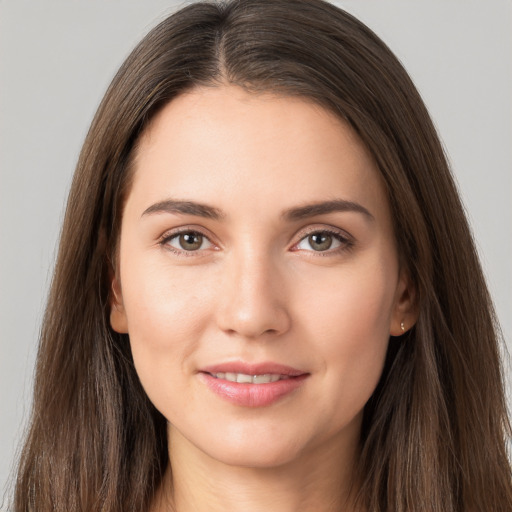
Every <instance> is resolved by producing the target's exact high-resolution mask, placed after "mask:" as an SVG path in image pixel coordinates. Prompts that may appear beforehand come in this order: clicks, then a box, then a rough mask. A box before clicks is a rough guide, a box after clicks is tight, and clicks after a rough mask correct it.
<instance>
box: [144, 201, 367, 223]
mask: <svg viewBox="0 0 512 512" xmlns="http://www.w3.org/2000/svg"><path fill="white" fill-rule="evenodd" d="M334 212H356V213H361V214H363V215H364V216H365V217H367V218H368V219H369V220H375V217H374V216H373V215H372V214H371V213H370V212H369V211H368V210H367V209H366V208H365V207H364V206H362V205H360V204H359V203H355V202H353V201H346V200H345V199H333V200H331V201H320V202H316V203H311V204H306V205H303V206H298V207H295V208H290V209H288V210H285V211H284V212H283V213H282V215H281V216H282V217H283V218H284V219H285V220H287V221H298V220H303V219H307V218H309V217H315V216H317V215H325V214H328V213H334ZM156 213H178V214H180V213H181V214H186V215H194V216H197V217H205V218H208V219H213V220H220V219H223V218H225V217H226V214H225V213H224V212H223V211H222V210H220V209H218V208H215V207H213V206H209V205H207V204H203V203H197V202H195V201H179V200H176V199H166V200H164V201H159V202H158V203H155V204H153V205H151V206H150V207H149V208H147V209H146V210H144V212H143V213H142V216H144V215H151V214H156Z"/></svg>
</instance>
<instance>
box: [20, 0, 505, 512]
mask: <svg viewBox="0 0 512 512" xmlns="http://www.w3.org/2000/svg"><path fill="white" fill-rule="evenodd" d="M35 389H36V392H35V402H34V413H33V421H32V426H31V430H30V433H29V436H28V439H27V443H26V446H25V450H24V452H23V457H22V461H21V465H20V471H19V478H18V484H17V491H16V502H15V510H31V509H36V510H50V509H51V510H87V511H90V510H123V511H126V510H134V511H140V510H155V511H160V510H177V511H178V512H183V511H187V510H217V509H223V510H226V509H228V510H229V509H231V510H239V509H242V508H243V509H245V510H263V509H265V510H266V509H268V508H269V507H270V506H275V504H276V503H278V506H279V508H280V509H284V510H315V511H322V510H368V511H370V510H371V511H373V510H382V511H384V510H387V511H395V510H404V511H405V510H411V511H416V510H428V511H432V510H433V511H441V510H443V511H468V510H495V511H498V510H507V509H510V508H511V507H512V487H511V474H510V465H509V462H508V460H507V454H506V449H505V439H506V436H508V435H509V425H508V419H507V415H506V407H505V403H504V397H503V388H502V380H501V373H500V363H499V357H498V347H497V335H496V326H495V321H494V316H493V311H492V306H491V304H490V300H489V297H488V293H487V290H486V286H485V283H484V280H483V277H482V272H481V270H480V266H479V263H478V260H477V257H476V253H475V250H474V246H473V243H472V241H471V236H470V232H469V229H468V226H467V222H466V220H465V217H464V214H463V211H462V207H461V205H460V201H459V199H458V196H457V192H456V189H455V186H454V184H453V180H452V178H451V176H450V173H449V170H448V167H447V164H446V161H445V158H444V155H443V152H442V148H441V146H440V143H439V141H438V139H437V136H436V134H435V130H434V128H433V126H432V123H431V121H430V119H429V117H428V114H427V112H426V110H425V108H424V106H423V103H422V102H421V99H420V98H419V96H418V93H417V92H416V90H415V88H414V86H413V85H412V83H411V82H410V80H409V78H408V77H407V74H406V73H405V71H404V70H403V68H402V67H401V66H400V64H399V63H398V61H397V60H396V59H395V57H394V56H393V55H392V54H391V53H390V52H389V50H388V49H387V48H386V47H385V45H384V44H383V43H382V42H381V41H380V40H378V39H377V38H376V36H375V35H374V34H373V33H372V32H371V31H369V30H368V29H367V28H366V27H365V26H363V25H362V24H361V23H359V22H358V21H356V20H355V19H353V18H352V17H351V16H349V15H347V14H346V13H344V12H342V11H340V10H338V9H336V8H335V7H333V6H331V5H329V4H326V3H323V2H321V1H318V0H307V1H306V0H299V1H297V0H293V1H292V0H277V1H271V2H269V1H250V0H247V1H243V0H242V1H238V2H232V3H227V4H199V3H198V4H194V5H191V6H189V7H187V8H184V9H183V10H181V11H180V12H178V13H177V14H175V15H173V16H171V17H170V18H168V19H167V20H165V21H163V22H162V23H161V24H160V25H159V26H158V27H156V28H155V29H154V30H153V31H152V32H150V34H149V35H148V36H147V37H146V38H145V39H144V40H143V41H142V42H141V44H140V45H139V46H138V47H137V48H136V49H135V50H134V52H133V53H132V54H131V55H130V56H129V57H128V59H127V61H126V62H125V63H124V64H123V66H122V67H121V69H120V71H119V73H118V74H117V76H116V77H115V79H114V81H113V83H112V84H111V86H110V88H109V90H108V91H107V93H106V96H105V98H104V100H103V102H102V104H101V105H100V108H99V110H98V113H97V115H96V117H95V120H94V121H93V124H92V126H91V129H90V132H89V134H88V136H87V139H86V142H85V144H84V148H83V150H82V154H81V157H80V161H79V164H78V168H77V171H76V174H75V179H74V183H73V186H72V190H71V193H70V198H69V202H68V209H67V213H66V218H65V222H64V227H63V232H62V239H61V244H60V250H59V256H58V261H57V267H56V273H55V277H54V281H53V284H52V290H51V294H50V298H49V303H48V308H47V312H46V316H45V321H44V328H43V333H42V339H41V348H40V353H39V356H38V369H37V377H36V384H35Z"/></svg>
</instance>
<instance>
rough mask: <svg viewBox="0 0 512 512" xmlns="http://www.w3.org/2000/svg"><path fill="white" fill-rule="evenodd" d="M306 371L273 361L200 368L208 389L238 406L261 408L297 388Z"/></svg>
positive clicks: (202, 378) (306, 374) (232, 363)
mask: <svg viewBox="0 0 512 512" xmlns="http://www.w3.org/2000/svg"><path fill="white" fill-rule="evenodd" d="M308 376H309V373H307V372H304V371H301V370H298V369H296V368H292V367H290V366H285V365H281V364H276V363H260V364H249V363H244V362H240V361H238V362H229V363H223V364H220V365H214V366H209V367H206V368H203V369H201V370H200V372H199V377H200V378H201V380H202V381H203V382H204V383H205V384H206V385H207V387H208V388H209V390H210V391H212V392H213V393H215V394H216V395H218V396H220V397H221V398H222V399H224V400H226V401H228V402H230V403H232V404H235V405H238V406H242V407H264V406H268V405H271V404H272V403H274V402H277V401H278V400H280V399H282V398H284V397H285V396H286V395H289V394H291V393H292V392H294V391H295V390H297V389H298V388H299V387H300V386H301V385H302V383H303V382H304V380H305V379H307V377H308Z"/></svg>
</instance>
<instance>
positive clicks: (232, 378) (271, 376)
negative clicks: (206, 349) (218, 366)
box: [210, 372, 292, 384]
mask: <svg viewBox="0 0 512 512" xmlns="http://www.w3.org/2000/svg"><path fill="white" fill-rule="evenodd" d="M210 375H211V376H212V377H214V378H215V379H223V380H227V381H228V382H239V383H241V384H270V383H271V382H277V381H278V380H287V379H290V378H292V377H290V376H289V375H279V374H277V373H264V374H263V375H248V374H246V373H231V372H226V373H224V372H218V373H210Z"/></svg>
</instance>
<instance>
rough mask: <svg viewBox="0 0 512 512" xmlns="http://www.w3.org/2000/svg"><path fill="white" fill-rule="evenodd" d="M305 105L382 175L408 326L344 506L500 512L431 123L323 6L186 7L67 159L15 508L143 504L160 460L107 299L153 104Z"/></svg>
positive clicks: (458, 235) (463, 258) (473, 327)
mask: <svg viewBox="0 0 512 512" xmlns="http://www.w3.org/2000/svg"><path fill="white" fill-rule="evenodd" d="M221 83H231V84H236V85H239V86H240V87H243V88H245V89H246V90H249V91H272V92H275V93H277V94H283V95H294V96H299V97H305V98H308V99H310V100H313V101H315V102H317V103H318V104H319V105H321V106H323V107H325V108H327V109H329V110H330V111H332V112H334V113H335V114H336V115H338V116H340V117H341V118H342V119H344V120H345V121H346V122H348V123H349V124H350V126H351V127H352V128H353V129H354V130H355V132H356V133H357V134H358V135H359V137H360V138H361V139H362V140H363V142H364V143H365V144H366V146H367V147H368V149H369V150H370V151H371V153H372V154H373V157H374V158H375V161H376V162H377V165H378V168H379V169H380V172H381V173H382V176H383V178H384V181H385V184H386V187H387V193H388V197H389V202H390V205H391V211H392V215H393V219H394V225H395V226H394V227H395V232H396V238H397V246H398V250H399V254H400V258H401V261H402V262H403V264H404V265H406V266H407V269H408V271H409V273H410V276H411V279H412V280H413V282H414V284H415V288H416V292H417V297H418V304H417V307H418V311H419V316H418V321H417V323H416V325H415V327H414V328H412V329H411V330H410V331H409V332H408V333H407V334H406V335H404V336H401V337H399V338H395V339H391V340H390V345H389V350H388V356H387V361H386V365H385V369H384V372H383V375H382V378H381V381H380V383H379V385H378V387H377V389H376V390H375V393H374V394H373V396H372V398H371V399H370V401H369V402H368V404H367V405H366V407H365V413H364V422H363V430H362V434H361V457H360V462H359V467H358V468H357V471H358V474H359V475H360V481H361V482H362V485H361V489H360V494H359V496H360V501H361V504H362V505H363V506H364V507H365V508H366V509H367V510H371V511H382V512H383V511H388V512H391V511H393V512H405V511H415V512H416V511H418V512H419V511H425V512H426V511H428V512H441V511H442V512H455V511H458V512H462V511H464V512H466V511H481V510H486V511H494V512H498V511H504V510H512V483H511V468H510V464H509V461H508V458H507V452H506V441H507V439H508V438H509V436H510V425H509V421H508V418H507V411H506V404H505V400H504V393H503V378H502V377H503V376H502V373H501V369H500V368H501V367H500V360H499V346H498V341H499V336H498V333H499V330H498V327H497V323H496V319H495V316H494V313H493V308H492V304H491V301H490V298H489V295H488V292H487V288H486V285H485V282H484V278H483V275H482V271H481V268H480V265H479V262H478V258H477V255H476V252H475V247H474V244H473V241H472V237H471V233H470V230H469V228H468V224H467V221H466V218H465V216H464V213H463V208H462V206H461V203H460V200H459V197H458V194H457V190H456V187H455V185H454V182H453V179H452V176H451V174H450V171H449V169H448V165H447V162H446V158H445V156H444V154H443V150H442V147H441V145H440V143H439V140H438V137H437V135H436V132H435V129H434V127H433V125H432V122H431V120H430V118H429V115H428V113H427V111H426V109H425V106H424V104H423V102H422V101H421V99H420V97H419V95H418V92H417V91H416V89H415V87H414V85H413V84H412V82H411V80H410V79H409V77H408V75H407V73H406V72H405V71H404V69H403V68H402V66H401V65H400V63H399V62H398V60H397V59H396V58H395V57H394V56H393V54H392V53H391V52H390V50H389V49H388V48H387V47H386V46H385V44H384V43H383V42H382V41H380V40H379V39H378V38H377V37H376V36H375V34H373V32H371V31H370V30H369V29H368V28H367V27H366V26H364V25H363V24H362V23H360V22H359V21H357V20H356V19H354V18H353V17H352V16H350V15H349V14H347V13H345V12H343V11H342V10H340V9H338V8H336V7H334V6H332V5H330V4H328V3H326V2H323V1H322V0H237V1H232V2H217V3H195V4H193V5H190V6H187V7H185V8H183V9H182V10H180V11H179V12H177V13H176V14H174V15H172V16H170V17H169V18H167V19H166V20H165V21H163V22H162V23H160V24H159V25H158V26H157V27H156V28H154V29H153V30H152V31H151V32H150V33H149V34H148V35H147V36H146V37H145V38H144V40H143V41H142V42H141V43H140V44H139V45H138V46H137V47H136V48H135V50H134V51H133V52H132V53H131V55H130V56H129V57H128V59H127V60H126V62H125V63H124V64H123V66H122V67H121V69H120V70H119V72H118V73H117V75H116V76H115V78H114V80H113V82H112V84H111V85H110V87H109V89H108V91H107V93H106V95H105V97H104V99H103V101H102V103H101V105H100V107H99V109H98V112H97V114H96V117H95V118H94V121H93V123H92V126H91V128H90V131H89V133H88V135H87V138H86V140H85V143H84V147H83V149H82V152H81V155H80V159H79V162H78V166H77V170H76V173H75V177H74V181H73V185H72V188H71V192H70V196H69V201H68V206H67V211H66V217H65V221H64V226H63V230H62V236H61V241H60V249H59V253H58V259H57V264H56V269H55V274H54V278H53V282H52V287H51V291H50V296H49V300H48V306H47V309H46V314H45V318H44V323H43V328H42V334H41V340H40V348H39V354H38V359H37V371H36V380H35V392H34V405H33V412H32V421H31V426H30V431H29V435H28V438H27V441H26V444H25V448H24V451H23V454H22V457H21V461H20V467H19V474H18V480H17V487H16V493H15V500H14V510H15V511H16V512H21V511H24V512H25V511H28V510H37V511H44V512H46V511H48V512H49V511H66V512H68V511H87V512H93V511H100V510H101V511H109V512H113V511H119V512H120V511H123V512H127V511H137V512H139V511H143V510H147V508H148V506H149V503H150V502H151V500H152V497H153V496H154V493H155V489H156V488H157V487H158V485H159V483H160V482H161V479H162V476H163V473H164V471H165V470H166V468H167V464H168V462H167V461H168V452H167V450H168V447H167V438H166V421H165V419H164V418H163V416H162V415H161V414H160V413H159V412H158V411H156V409H155V408H154V407H153V405H152V404H151V403H150V401H149V400H148V398H147V396H146V395H145V393H144V391H143V389H142V387H141V385H140V383H139V380H138V378H137V374H136V372H135V369H134V366H133V361H132V357H131V352H130V344H129V339H128V337H127V336H126V335H120V334H117V333H115V332H114V331H113V330H112V329H111V328H110V325H109V319H108V318H109V294H110V292H109V288H110V275H111V272H112V261H113V255H114V254H115V250H116V242H117V238H118V236H119V224H120V218H121V215H122V207H123V201H124V199H125V197H126V195H127V193H128V192H129V186H130V177H131V165H130V157H131V155H132V154H133V151H134V148H135V147H136V144H137V140H138V137H139V136H140V134H141V133H142V131H143V130H144V129H145V127H147V125H148V123H149V122H150V121H151V119H152V118H153V116H154V115H155V113H156V112H157V111H159V109H161V108H162V106H163V105H165V104H166V103H168V102H169V101H171V100H172V99H173V98H175V97H176V96H177V95H179V94H181V93H182V92H184V91H186V90H188V89H190V88H193V87H197V86H200V85H208V86H216V85H217V84H221Z"/></svg>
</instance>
